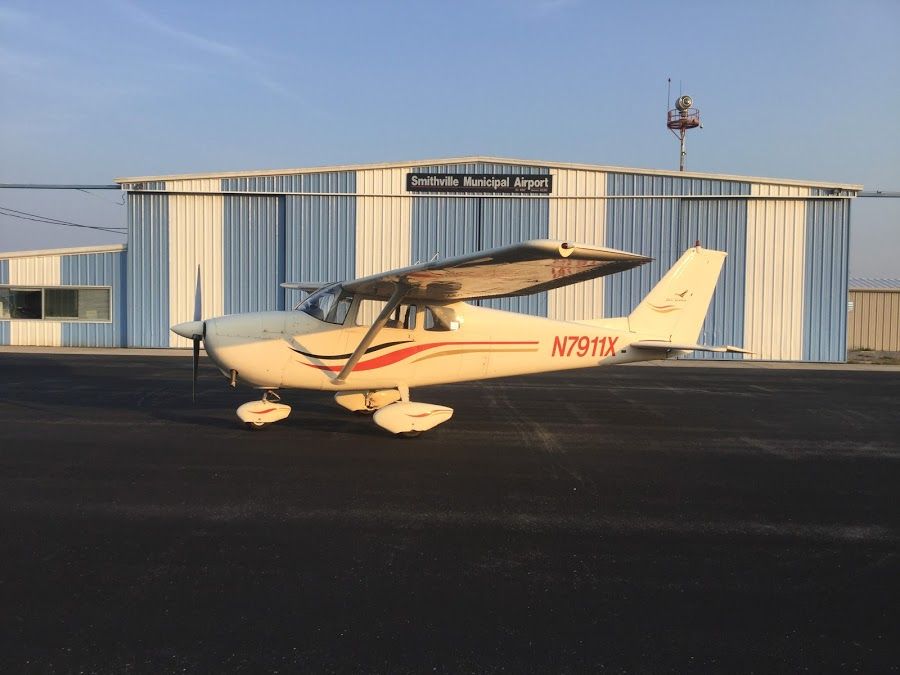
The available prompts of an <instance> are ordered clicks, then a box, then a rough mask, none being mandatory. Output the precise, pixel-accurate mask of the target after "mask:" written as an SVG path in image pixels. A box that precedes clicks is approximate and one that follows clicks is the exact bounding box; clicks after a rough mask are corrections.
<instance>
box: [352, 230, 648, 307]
mask: <svg viewBox="0 0 900 675" xmlns="http://www.w3.org/2000/svg"><path fill="white" fill-rule="evenodd" d="M651 260H652V258H647V257H645V256H642V255H636V254H634V253H626V252H625V251H617V250H615V249H611V248H601V247H599V246H589V245H585V244H569V243H565V242H562V241H552V240H549V239H534V240H532V241H526V242H523V243H521V244H513V245H512V246H504V247H501V248H494V249H489V250H487V251H479V252H477V253H472V254H469V255H462V256H457V257H455V258H447V259H446V260H439V261H436V262H428V263H422V264H419V265H413V266H411V267H404V268H401V269H397V270H392V271H390V272H383V273H381V274H373V275H372V276H369V277H363V278H361V279H356V280H354V281H349V282H345V283H344V284H343V286H344V288H345V289H347V290H348V291H351V292H353V293H358V294H360V295H361V296H363V297H366V298H371V299H378V300H388V299H390V298H391V297H392V296H393V294H394V291H395V290H396V289H397V288H398V287H403V288H404V289H405V292H404V301H407V302H408V301H412V300H432V301H435V302H455V301H461V300H472V299H476V298H499V297H505V296H513V295H528V294H530V293H539V292H540V291H547V290H550V289H552V288H559V287H560V286H567V285H568V284H574V283H577V282H579V281H586V280H588V279H594V278H596V277H602V276H606V275H608V274H614V273H616V272H622V271H624V270H628V269H631V268H632V267H637V266H638V265H643V264H645V263H648V262H650V261H651Z"/></svg>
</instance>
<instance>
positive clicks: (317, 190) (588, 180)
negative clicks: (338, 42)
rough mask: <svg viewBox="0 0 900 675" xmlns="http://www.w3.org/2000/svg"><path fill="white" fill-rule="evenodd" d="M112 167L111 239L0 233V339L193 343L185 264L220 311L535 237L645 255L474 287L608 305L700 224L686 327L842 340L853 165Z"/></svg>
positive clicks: (772, 337)
mask: <svg viewBox="0 0 900 675" xmlns="http://www.w3.org/2000/svg"><path fill="white" fill-rule="evenodd" d="M116 182H117V183H119V184H120V185H121V186H122V189H123V190H125V191H126V193H127V209H128V243H127V246H126V247H124V248H123V247H94V248H81V249H62V250H53V251H32V252H24V253H13V254H6V253H0V344H35V345H68V346H85V347H90V346H100V347H110V346H121V347H126V346H127V347H188V346H189V342H188V341H187V340H185V339H183V338H180V337H178V336H176V335H174V334H173V333H171V332H170V331H169V326H171V325H172V324H175V323H178V322H181V321H185V320H188V319H190V318H191V317H192V314H193V303H194V293H195V284H196V277H197V270H198V266H199V269H200V278H201V284H202V291H203V314H204V316H216V315H220V314H231V313H237V312H248V311H257V310H272V309H285V308H288V309H289V308H290V307H291V306H292V305H293V304H294V302H295V301H296V300H297V299H299V296H296V295H295V293H296V292H295V291H290V290H284V289H282V288H281V287H280V286H279V284H280V283H282V282H284V281H335V280H341V279H345V278H352V277H359V276H364V275H368V274H373V273H376V272H379V271H383V270H387V269H391V268H395V267H401V266H405V265H410V264H413V263H415V262H418V261H427V260H431V259H433V258H435V257H437V258H446V257H451V256H455V255H459V254H462V253H467V252H471V251H476V250H479V249H485V248H492V247H496V246H503V245H506V244H511V243H515V242H519V241H523V240H527V239H537V238H550V239H562V240H566V241H572V242H581V243H589V244H596V245H600V246H606V247H610V248H617V249H623V250H626V251H632V252H635V253H641V254H644V255H648V256H651V257H653V258H654V262H652V263H651V264H649V265H645V266H643V267H641V268H638V269H636V270H632V271H629V272H625V273H623V274H620V275H613V276H610V277H606V278H603V279H597V280H594V281H590V282H587V283H583V284H578V285H575V286H571V287H567V288H563V289H559V290H555V291H550V292H547V293H541V294H538V295H532V296H525V297H520V298H503V299H499V300H491V301H485V304H488V305H490V306H494V307H498V308H501V309H505V310H510V311H516V312H526V313H530V314H534V315H538V316H547V317H550V318H554V319H560V320H579V319H587V318H596V317H600V316H622V315H626V314H628V313H629V312H630V311H631V310H632V309H633V308H634V306H635V305H637V303H638V302H639V301H640V299H641V298H642V297H643V295H645V294H646V293H647V292H648V291H649V290H650V288H651V287H652V286H653V284H655V283H656V281H657V280H658V279H659V278H660V277H661V276H662V274H663V273H664V272H665V271H666V270H667V269H668V268H669V266H670V265H671V264H672V263H673V262H674V261H675V260H676V259H677V258H678V257H679V256H680V255H681V253H682V252H683V251H684V250H685V249H686V248H688V247H689V246H692V245H694V243H695V242H696V241H698V240H699V241H700V242H701V243H702V245H703V246H706V247H708V248H716V249H720V250H724V251H727V252H728V254H729V255H728V258H727V259H726V262H725V266H724V268H723V271H722V276H721V278H720V280H719V284H718V286H717V290H716V293H715V296H714V298H713V304H712V307H711V309H710V313H709V316H708V317H707V321H706V323H705V325H704V328H703V334H702V335H701V338H700V339H701V342H704V343H709V344H733V345H738V346H742V347H744V348H746V349H749V350H751V351H752V352H753V355H752V356H743V355H740V354H727V355H716V356H717V357H720V358H721V357H728V358H755V359H765V360H789V361H795V360H796V361H799V360H804V361H844V360H846V356H847V281H848V280H847V276H848V251H849V233H850V201H851V199H853V198H854V197H855V196H856V193H857V192H858V191H860V190H861V189H862V186H860V185H846V184H839V183H823V182H811V181H800V180H782V179H771V178H753V177H746V176H729V175H721V174H701V173H687V172H684V173H681V172H677V171H676V172H672V171H656V170H647V169H627V168H620V167H604V166H596V165H584V164H569V163H560V162H542V161H523V160H516V159H504V158H495V157H467V158H460V159H442V160H425V161H420V162H398V163H389V164H369V165H359V166H334V167H318V168H304V169H290V170H271V171H252V172H229V173H214V174H191V175H173V176H147V177H135V178H121V179H118V180H117V181H116ZM4 291H5V293H6V300H4V296H3V293H4ZM28 293H30V294H31V295H30V296H27V297H26V294H28ZM36 294H37V295H36ZM4 303H5V304H4ZM23 303H24V304H23ZM22 307H26V308H27V309H26V310H25V312H24V313H25V314H26V315H27V316H23V315H22V313H23V312H22V309H21V308H22ZM707 358H708V356H707Z"/></svg>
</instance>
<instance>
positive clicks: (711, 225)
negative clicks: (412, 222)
mask: <svg viewBox="0 0 900 675" xmlns="http://www.w3.org/2000/svg"><path fill="white" fill-rule="evenodd" d="M678 231H679V236H678V241H679V244H680V246H679V251H680V252H683V251H685V250H686V249H687V248H688V247H690V246H693V245H694V244H695V242H697V241H699V242H700V243H701V244H702V245H703V247H704V248H711V249H716V250H719V251H725V252H727V253H728V257H727V258H725V264H724V266H723V267H722V272H721V274H720V276H719V283H718V284H717V285H716V290H715V293H714V294H713V298H712V303H711V304H710V308H709V313H708V314H707V315H706V321H705V322H704V324H703V330H702V331H701V333H700V338H699V342H700V343H701V344H709V345H743V341H744V279H745V277H746V274H745V269H746V266H745V262H744V261H745V257H746V247H747V200H746V199H682V200H681V205H680V209H679V218H678ZM686 358H701V359H709V358H716V359H741V358H743V356H742V355H741V354H712V353H699V354H698V353H696V352H694V353H692V354H690V355H688V356H687V357H686Z"/></svg>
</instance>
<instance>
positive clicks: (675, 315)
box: [628, 246, 728, 344]
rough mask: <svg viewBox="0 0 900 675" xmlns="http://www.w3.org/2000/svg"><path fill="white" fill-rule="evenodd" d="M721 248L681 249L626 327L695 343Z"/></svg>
mask: <svg viewBox="0 0 900 675" xmlns="http://www.w3.org/2000/svg"><path fill="white" fill-rule="evenodd" d="M727 255H728V254H727V253H725V252H724V251H713V250H710V249H705V248H701V247H700V246H695V247H693V248H689V249H688V250H687V251H685V253H684V255H683V256H681V258H679V259H678V262H676V263H675V264H674V265H673V266H672V267H671V269H669V271H668V272H666V275H665V276H664V277H663V278H662V279H660V280H659V283H658V284H656V286H654V287H653V289H652V290H651V291H650V292H649V293H648V294H647V296H646V297H645V298H644V299H643V300H642V301H641V303H640V304H639V305H638V306H637V307H635V309H634V311H633V312H632V313H631V314H630V315H629V316H628V325H629V328H630V330H632V331H634V332H636V333H642V334H644V335H652V336H653V337H654V338H658V339H660V340H667V341H669V342H677V343H686V344H692V343H696V342H697V339H698V338H699V337H700V331H701V330H702V328H703V321H704V320H705V319H706V313H707V311H708V310H709V303H710V302H711V300H712V295H713V291H714V290H715V288H716V282H717V281H718V279H719V273H720V272H721V270H722V265H723V263H724V262H725V256H727Z"/></svg>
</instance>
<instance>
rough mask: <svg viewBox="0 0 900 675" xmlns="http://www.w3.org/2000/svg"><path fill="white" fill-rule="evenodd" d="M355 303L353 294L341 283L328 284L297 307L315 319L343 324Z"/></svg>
mask: <svg viewBox="0 0 900 675" xmlns="http://www.w3.org/2000/svg"><path fill="white" fill-rule="evenodd" d="M352 304H353V294H352V293H348V292H347V291H345V290H344V289H343V288H342V287H341V285H340V284H334V285H333V286H327V287H326V288H323V289H321V290H318V291H316V292H315V293H313V294H312V295H310V296H309V297H308V298H307V299H306V300H304V301H303V302H302V303H300V305H299V306H298V307H297V309H299V310H300V311H301V312H305V313H307V314H309V315H310V316H311V317H313V318H314V319H318V320H319V321H325V322H326V323H333V324H338V325H341V324H343V323H344V321H346V320H347V314H348V312H349V311H350V307H351V306H352Z"/></svg>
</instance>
